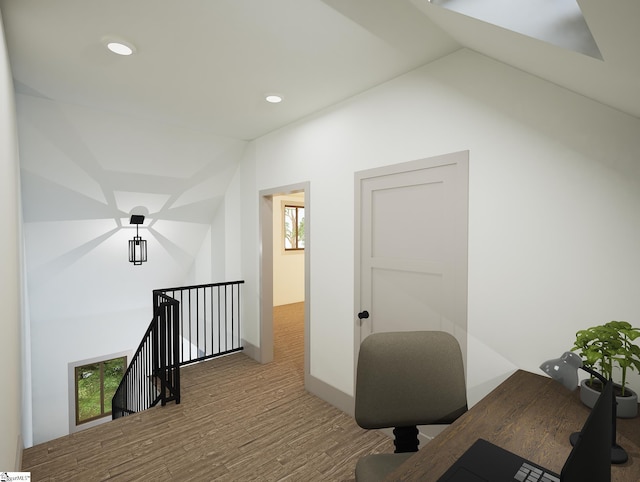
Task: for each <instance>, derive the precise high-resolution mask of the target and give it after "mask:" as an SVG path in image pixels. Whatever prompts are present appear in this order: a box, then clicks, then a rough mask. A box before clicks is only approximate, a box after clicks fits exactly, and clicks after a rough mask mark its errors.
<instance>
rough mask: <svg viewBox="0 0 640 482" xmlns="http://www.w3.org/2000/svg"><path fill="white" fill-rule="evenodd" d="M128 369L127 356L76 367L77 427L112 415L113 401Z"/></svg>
mask: <svg viewBox="0 0 640 482" xmlns="http://www.w3.org/2000/svg"><path fill="white" fill-rule="evenodd" d="M126 367H127V357H126V356H122V357H119V358H112V359H111V360H104V361H99V362H95V363H89V364H87V365H82V366H77V367H75V382H76V383H75V386H76V388H75V391H76V425H80V424H82V423H86V422H90V421H92V420H96V419H98V418H102V417H106V416H108V415H111V399H112V398H113V394H114V393H115V391H116V389H117V388H118V385H120V380H122V376H123V375H124V371H125V369H126Z"/></svg>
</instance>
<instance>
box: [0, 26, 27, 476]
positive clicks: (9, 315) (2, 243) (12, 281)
mask: <svg viewBox="0 0 640 482" xmlns="http://www.w3.org/2000/svg"><path fill="white" fill-rule="evenodd" d="M0 106H2V107H1V108H0V226H2V229H0V251H1V252H2V255H3V259H2V269H1V270H0V306H2V310H3V312H2V316H1V317H0V339H1V340H2V348H0V366H2V367H4V368H5V369H4V370H3V375H2V377H3V380H2V397H0V400H1V401H0V427H2V428H1V430H2V436H1V437H0V470H3V471H17V470H19V469H20V466H19V464H20V460H19V458H20V455H21V447H22V444H23V441H22V430H23V427H24V426H25V425H28V423H27V424H23V410H22V392H23V377H25V381H28V372H26V371H25V368H26V365H27V364H26V363H25V361H26V360H25V357H24V356H23V353H24V352H23V348H22V346H23V336H24V334H25V333H24V328H25V327H26V326H23V323H22V318H21V317H22V314H21V308H20V305H21V301H20V297H21V291H20V287H21V286H22V276H21V256H22V254H21V249H20V247H19V246H20V245H19V242H20V227H19V226H20V224H19V211H20V208H19V186H20V178H19V175H18V173H19V171H18V138H17V131H16V119H15V104H14V95H13V83H12V79H11V71H10V68H9V59H8V57H7V50H6V44H5V41H4V30H3V27H2V17H1V16H0ZM25 325H26V323H25ZM21 327H23V329H22V330H21ZM7 368H8V369H7ZM24 415H25V417H27V416H28V410H24ZM21 424H23V425H21Z"/></svg>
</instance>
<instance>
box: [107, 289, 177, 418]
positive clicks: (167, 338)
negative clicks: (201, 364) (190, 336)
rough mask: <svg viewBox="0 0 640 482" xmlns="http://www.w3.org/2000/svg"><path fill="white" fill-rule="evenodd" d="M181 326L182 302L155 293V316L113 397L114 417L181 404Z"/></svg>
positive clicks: (112, 410) (112, 412) (112, 416)
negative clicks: (157, 406)
mask: <svg viewBox="0 0 640 482" xmlns="http://www.w3.org/2000/svg"><path fill="white" fill-rule="evenodd" d="M178 326H179V303H178V302H177V301H176V300H174V299H172V298H170V297H168V296H165V295H162V294H161V293H156V292H154V316H153V319H152V320H151V323H150V324H149V328H147V331H146V333H145V334H144V337H143V338H142V341H141V342H140V345H139V346H138V349H137V350H136V352H135V354H134V355H133V357H132V359H131V363H129V366H128V367H127V370H126V371H125V373H124V376H123V377H122V381H121V382H120V385H119V386H118V388H117V389H116V392H115V394H114V396H113V398H112V399H111V418H112V419H116V418H120V417H123V416H125V415H131V414H133V413H136V412H140V411H142V410H146V409H148V408H151V407H153V406H155V405H157V404H158V403H160V404H162V405H165V404H166V403H167V402H168V401H171V400H175V401H176V403H180V363H179V362H180V345H179V343H180V341H179V339H178V337H177V336H176V334H177V333H178Z"/></svg>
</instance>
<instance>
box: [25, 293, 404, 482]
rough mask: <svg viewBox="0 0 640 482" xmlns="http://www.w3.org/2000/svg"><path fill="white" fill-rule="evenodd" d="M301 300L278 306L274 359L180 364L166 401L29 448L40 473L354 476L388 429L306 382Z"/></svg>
mask: <svg viewBox="0 0 640 482" xmlns="http://www.w3.org/2000/svg"><path fill="white" fill-rule="evenodd" d="M302 308H303V304H302V303H300V304H294V305H286V306H283V307H276V308H275V309H274V345H275V346H274V357H275V360H274V362H273V363H270V364H266V365H261V364H259V363H257V362H255V361H253V360H251V359H250V358H248V357H247V356H246V355H244V354H242V353H236V354H233V355H230V356H227V357H224V358H219V359H214V360H212V361H208V362H205V363H200V364H196V365H192V366H188V367H185V368H183V369H182V372H181V377H182V403H180V405H175V404H173V403H170V404H167V405H166V406H165V407H155V408H153V409H150V410H147V411H145V412H141V413H138V414H136V415H132V416H129V417H125V418H121V419H118V420H115V421H113V422H109V423H106V424H103V425H100V426H98V427H94V428H91V429H88V430H84V431H82V432H78V433H75V434H72V435H68V436H65V437H62V438H59V439H56V440H53V441H51V442H47V443H44V444H40V445H37V446H34V447H32V448H29V449H26V450H25V451H24V455H23V470H24V471H27V472H31V477H32V478H31V480H33V481H35V482H40V481H65V482H68V481H82V482H88V481H97V480H118V481H147V480H154V481H156V480H180V481H190V480H193V481H211V480H220V481H245V480H247V481H249V480H257V481H278V480H287V481H305V482H306V481H347V480H353V471H354V468H355V463H356V460H357V459H358V458H359V457H361V456H362V455H365V454H367V453H374V452H393V444H392V442H391V440H390V439H389V438H387V437H386V436H384V435H382V434H381V433H379V432H376V431H366V430H362V429H360V428H359V427H358V426H357V425H356V423H355V421H354V420H353V419H352V418H351V417H350V416H348V415H346V414H344V413H343V412H341V411H340V410H338V409H336V408H334V407H332V406H331V405H329V404H328V403H326V402H324V401H322V400H321V399H319V398H317V397H315V396H313V395H310V394H309V393H307V392H306V391H305V390H304V387H303V376H304V374H303V370H304V368H303V367H304V362H303V343H304V335H303V321H302Z"/></svg>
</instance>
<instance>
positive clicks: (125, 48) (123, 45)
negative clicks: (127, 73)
mask: <svg viewBox="0 0 640 482" xmlns="http://www.w3.org/2000/svg"><path fill="white" fill-rule="evenodd" d="M102 41H103V43H104V45H105V46H106V47H107V48H108V49H109V50H110V51H111V52H113V53H114V54H118V55H131V54H133V53H135V51H136V48H135V46H134V45H133V44H132V43H130V42H126V41H124V40H121V39H117V38H113V37H105V38H103V39H102Z"/></svg>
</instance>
